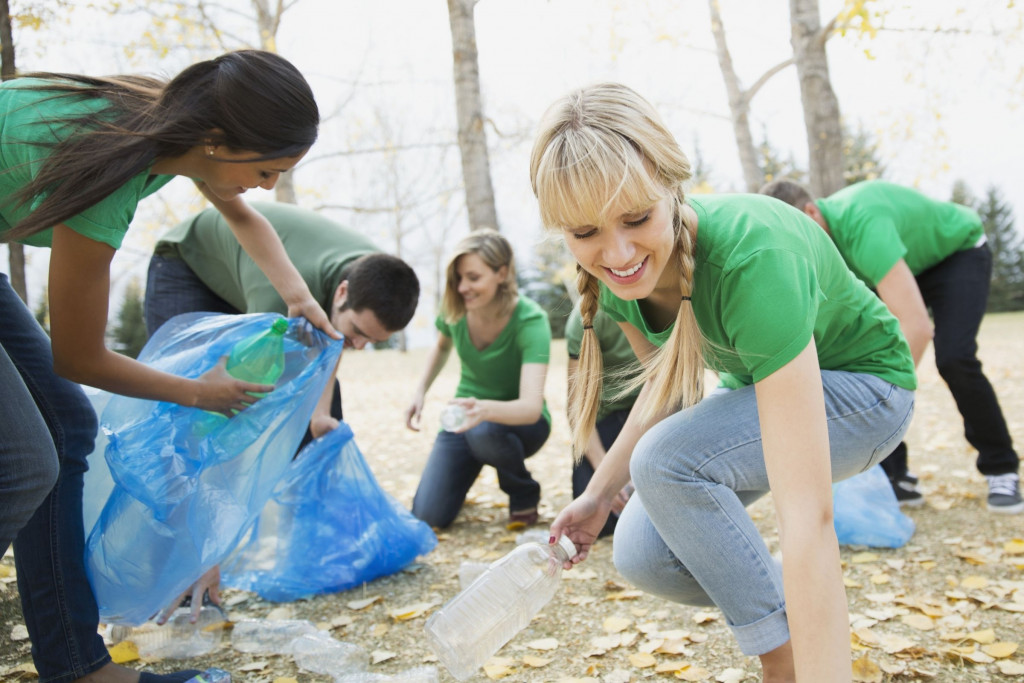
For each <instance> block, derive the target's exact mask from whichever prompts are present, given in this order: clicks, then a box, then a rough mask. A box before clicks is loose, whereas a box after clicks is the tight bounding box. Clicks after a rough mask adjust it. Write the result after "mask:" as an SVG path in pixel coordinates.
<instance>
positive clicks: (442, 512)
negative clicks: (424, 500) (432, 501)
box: [412, 500, 459, 529]
mask: <svg viewBox="0 0 1024 683" xmlns="http://www.w3.org/2000/svg"><path fill="white" fill-rule="evenodd" d="M417 503H418V501H417V500H413V503H412V514H413V517H415V518H416V519H418V520H420V521H422V522H426V523H427V524H428V525H429V526H431V527H433V528H434V529H447V528H448V527H450V526H451V525H452V522H454V521H455V518H456V517H457V516H458V514H459V511H458V509H456V510H455V514H454V515H453V514H451V513H450V512H449V511H448V510H447V508H441V507H439V506H436V505H423V504H417Z"/></svg>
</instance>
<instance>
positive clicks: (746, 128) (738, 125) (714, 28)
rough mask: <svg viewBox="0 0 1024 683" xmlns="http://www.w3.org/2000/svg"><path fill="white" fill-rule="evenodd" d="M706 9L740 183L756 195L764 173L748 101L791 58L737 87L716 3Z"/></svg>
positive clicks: (736, 79) (784, 66) (785, 65)
mask: <svg viewBox="0 0 1024 683" xmlns="http://www.w3.org/2000/svg"><path fill="white" fill-rule="evenodd" d="M708 8H709V9H710V11H711V33H712V34H713V35H714V37H715V52H716V54H717V55H718V65H719V67H720V68H721V69H722V79H723V80H724V81H725V90H726V93H728V96H729V112H730V114H731V115H732V129H733V134H734V135H735V136H736V147H737V148H738V150H739V155H740V166H741V167H742V169H743V181H744V182H745V183H746V186H747V189H748V190H749V191H750V192H757V190H758V189H759V188H760V187H761V185H763V184H764V174H763V172H762V170H761V168H760V166H759V165H758V163H757V146H756V145H755V144H754V137H753V135H751V133H750V116H749V115H750V101H751V100H752V99H753V98H754V95H756V94H757V92H758V91H759V90H760V89H761V87H762V86H763V85H764V84H765V83H766V82H767V81H768V79H770V78H771V77H772V76H774V75H775V74H776V73H778V72H779V71H782V70H783V69H785V68H786V67H788V66H789V65H790V64H792V63H793V59H792V58H790V59H786V60H784V61H782V62H780V63H779V64H776V65H775V66H773V67H771V68H770V69H768V70H767V71H765V72H764V73H763V74H762V75H761V77H760V78H758V79H757V81H756V82H755V83H754V84H753V85H752V86H750V87H749V88H747V89H746V90H744V89H743V88H742V87H741V86H740V79H739V76H737V75H736V70H735V69H734V68H733V65H732V55H731V54H730V53H729V45H728V44H727V43H726V40H725V27H724V26H723V24H722V15H721V12H720V11H719V0H708Z"/></svg>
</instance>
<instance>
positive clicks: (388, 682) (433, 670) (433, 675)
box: [334, 666, 438, 683]
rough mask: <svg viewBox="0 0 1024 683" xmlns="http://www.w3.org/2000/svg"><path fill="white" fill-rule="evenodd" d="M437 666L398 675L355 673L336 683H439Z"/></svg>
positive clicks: (406, 671) (337, 679)
mask: <svg viewBox="0 0 1024 683" xmlns="http://www.w3.org/2000/svg"><path fill="white" fill-rule="evenodd" d="M437 682H438V677H437V667H436V666H417V667H414V668H412V669H406V670H405V671H402V672H399V673H397V674H381V673H369V672H362V673H354V674H342V675H341V676H335V677H334V683H437Z"/></svg>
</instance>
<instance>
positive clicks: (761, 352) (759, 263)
mask: <svg viewBox="0 0 1024 683" xmlns="http://www.w3.org/2000/svg"><path fill="white" fill-rule="evenodd" d="M819 294H820V292H819V288H818V285H817V277H816V274H815V272H814V269H813V267H812V265H811V264H810V263H809V262H808V261H807V259H806V258H804V257H803V256H801V255H800V254H796V253H793V252H790V251H785V250H781V249H767V250H762V251H758V252H756V253H754V254H753V255H751V256H750V257H748V258H747V259H746V260H745V261H744V262H743V263H742V264H740V265H739V266H738V267H736V268H735V269H733V271H732V272H730V273H729V275H728V276H727V277H726V278H725V280H724V282H723V285H722V297H721V298H722V301H724V302H725V304H724V307H723V315H722V319H723V326H724V329H725V334H726V336H727V338H728V342H729V346H730V347H732V348H733V349H735V353H736V355H737V356H739V360H740V362H741V363H742V365H743V366H744V367H745V368H746V369H747V370H748V371H749V373H750V375H751V376H752V377H753V381H755V382H758V381H760V380H762V379H764V378H765V377H768V376H769V375H771V374H772V373H773V372H775V371H776V370H778V369H779V368H781V367H782V366H784V365H786V364H787V363H788V362H789V361H791V360H793V359H794V358H796V356H797V355H798V354H799V353H800V352H801V351H803V349H804V348H805V347H806V346H807V344H808V343H809V342H810V341H811V337H812V335H813V333H814V321H815V319H816V318H817V314H818V304H819Z"/></svg>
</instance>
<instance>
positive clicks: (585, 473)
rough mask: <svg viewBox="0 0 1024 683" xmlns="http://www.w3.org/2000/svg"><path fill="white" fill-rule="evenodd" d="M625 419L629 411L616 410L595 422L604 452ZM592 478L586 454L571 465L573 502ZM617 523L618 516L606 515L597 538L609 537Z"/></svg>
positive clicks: (592, 469) (591, 468)
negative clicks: (606, 517) (606, 519)
mask: <svg viewBox="0 0 1024 683" xmlns="http://www.w3.org/2000/svg"><path fill="white" fill-rule="evenodd" d="M627 417H629V410H616V411H615V412H613V413H609V414H607V415H605V416H604V417H602V418H601V419H600V420H598V421H597V425H596V427H595V428H596V429H597V436H598V438H600V439H601V445H602V446H604V450H605V451H607V450H608V449H609V448H611V447H612V444H613V443H615V439H616V438H617V437H618V436H619V432H621V431H622V427H623V425H625V424H626V418H627ZM593 476H594V466H593V465H591V464H590V461H589V460H587V456H586V454H584V455H583V456H582V457H581V458H580V460H579V462H574V463H573V465H572V497H573V499H574V500H575V499H576V498H579V497H580V495H582V493H583V492H584V491H585V490H586V489H587V484H589V483H590V480H591V479H592V478H593ZM618 521H619V515H618V514H616V513H614V512H613V513H611V514H610V515H608V521H607V522H605V523H604V528H602V529H601V533H599V534H598V535H597V537H598V538H603V537H605V536H610V535H611V534H612V533H613V532H614V531H615V524H616V523H617V522H618Z"/></svg>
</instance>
